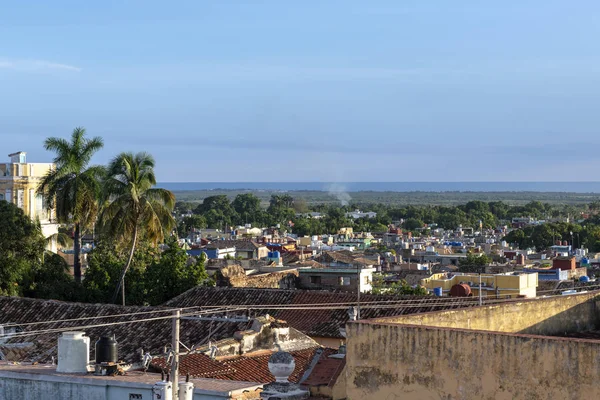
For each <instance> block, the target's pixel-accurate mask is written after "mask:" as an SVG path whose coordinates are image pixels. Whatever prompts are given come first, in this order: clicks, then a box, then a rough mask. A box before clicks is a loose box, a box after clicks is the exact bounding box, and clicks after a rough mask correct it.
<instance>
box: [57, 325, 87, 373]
mask: <svg viewBox="0 0 600 400" xmlns="http://www.w3.org/2000/svg"><path fill="white" fill-rule="evenodd" d="M89 361H90V338H89V337H87V336H85V332H63V334H62V336H61V337H59V338H58V366H57V367H56V372H65V373H87V372H88V370H87V365H88V364H89Z"/></svg>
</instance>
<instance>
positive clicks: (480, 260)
mask: <svg viewBox="0 0 600 400" xmlns="http://www.w3.org/2000/svg"><path fill="white" fill-rule="evenodd" d="M491 262H492V259H491V258H489V257H488V256H487V255H485V254H473V253H469V254H467V258H466V259H464V260H460V261H459V264H458V270H459V271H460V272H483V268H484V267H485V266H486V265H488V264H490V263H491Z"/></svg>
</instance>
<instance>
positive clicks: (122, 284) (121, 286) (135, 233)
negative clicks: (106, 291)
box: [111, 226, 138, 305]
mask: <svg viewBox="0 0 600 400" xmlns="http://www.w3.org/2000/svg"><path fill="white" fill-rule="evenodd" d="M137 236H138V228H137V226H136V227H135V229H134V230H133V241H132V243H131V251H130V252H129V259H128V260H127V264H125V268H123V272H122V273H121V279H119V283H118V284H117V287H116V289H115V292H114V293H113V297H112V301H111V303H114V302H115V301H116V300H117V295H118V294H119V289H122V297H121V299H122V304H123V305H125V274H126V273H127V270H128V269H129V266H130V265H131V261H132V260H133V254H134V253H135V246H136V244H137Z"/></svg>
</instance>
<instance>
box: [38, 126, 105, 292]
mask: <svg viewBox="0 0 600 400" xmlns="http://www.w3.org/2000/svg"><path fill="white" fill-rule="evenodd" d="M103 146H104V142H103V141H102V138H101V137H94V138H92V139H87V138H86V137H85V129H84V128H81V127H78V128H75V129H74V130H73V133H72V134H71V141H70V142H69V141H67V140H66V139H63V138H56V137H50V138H47V139H46V141H45V142H44V148H45V149H46V150H49V151H54V152H55V153H56V157H54V160H53V161H54V164H55V168H53V169H51V170H49V171H48V173H47V174H46V175H45V176H44V177H43V178H42V181H41V182H40V184H39V186H38V188H37V192H38V194H41V195H42V196H44V198H45V200H46V204H47V207H48V209H49V210H52V209H55V210H56V219H57V220H58V222H60V223H65V224H73V225H74V227H75V232H74V237H73V252H74V254H73V260H74V261H73V275H74V276H75V281H76V282H77V283H80V282H81V258H80V254H81V232H82V229H85V228H87V227H88V226H90V224H92V223H93V222H94V220H95V218H96V214H97V212H98V202H97V198H98V193H99V189H100V180H101V177H102V175H103V172H104V168H103V167H101V166H90V165H89V164H90V161H91V160H92V156H93V155H94V154H95V153H96V152H97V151H98V150H100V149H101V148H102V147H103Z"/></svg>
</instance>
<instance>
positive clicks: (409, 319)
mask: <svg viewBox="0 0 600 400" xmlns="http://www.w3.org/2000/svg"><path fill="white" fill-rule="evenodd" d="M599 310H600V294H598V292H590V293H582V294H577V295H570V296H558V297H552V298H538V299H530V300H523V301H515V302H509V303H502V304H495V305H489V306H483V307H470V308H467V309H459V310H448V311H439V312H430V313H422V314H410V315H400V316H397V317H387V318H378V319H373V320H370V321H376V322H382V323H401V324H407V325H426V326H438V327H445V328H457V329H475V330H486V331H495V332H508V333H517V332H519V333H527V334H533V335H556V334H563V333H565V332H573V331H583V330H593V329H595V328H597V327H598V325H600V313H599Z"/></svg>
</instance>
